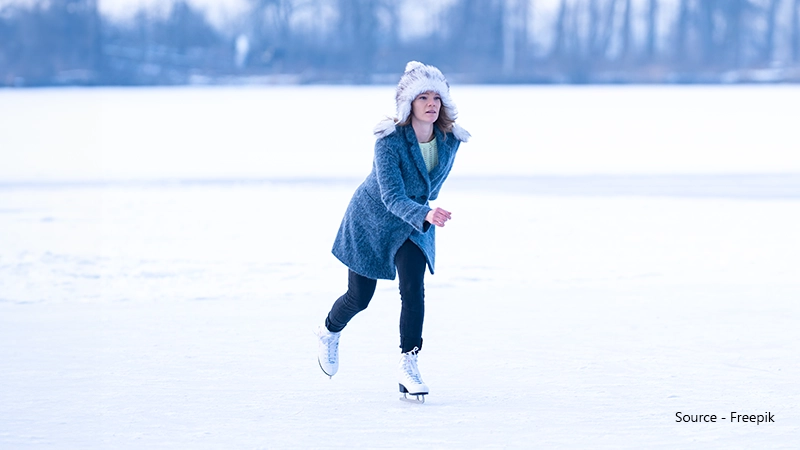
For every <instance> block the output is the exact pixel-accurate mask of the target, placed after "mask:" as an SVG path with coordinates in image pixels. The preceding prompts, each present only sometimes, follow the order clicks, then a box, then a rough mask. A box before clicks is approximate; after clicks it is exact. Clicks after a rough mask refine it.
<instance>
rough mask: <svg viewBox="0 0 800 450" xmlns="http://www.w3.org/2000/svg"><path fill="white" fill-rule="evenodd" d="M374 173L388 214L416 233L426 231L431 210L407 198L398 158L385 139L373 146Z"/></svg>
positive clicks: (428, 226)
mask: <svg viewBox="0 0 800 450" xmlns="http://www.w3.org/2000/svg"><path fill="white" fill-rule="evenodd" d="M375 172H376V175H377V178H378V185H379V186H380V189H381V201H383V204H384V205H385V206H386V208H387V209H388V210H389V212H391V213H392V214H394V215H395V216H397V217H399V218H401V219H403V220H404V221H405V222H407V223H408V224H410V225H411V226H413V227H414V228H415V229H416V230H418V231H421V232H425V231H428V228H430V224H431V223H430V222H428V221H426V217H427V216H428V214H429V212H430V211H433V210H431V209H430V208H429V207H427V206H424V205H420V204H419V203H417V202H415V201H414V200H411V199H410V198H408V195H407V194H406V187H405V183H404V182H403V176H402V174H401V173H400V161H399V158H398V156H397V153H396V152H395V151H394V150H393V149H392V148H391V147H390V146H389V145H387V143H386V140H385V139H380V140H378V142H377V143H376V144H375Z"/></svg>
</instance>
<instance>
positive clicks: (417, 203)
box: [317, 61, 470, 401]
mask: <svg viewBox="0 0 800 450" xmlns="http://www.w3.org/2000/svg"><path fill="white" fill-rule="evenodd" d="M395 100H396V106H397V117H396V118H395V119H386V120H384V121H382V122H381V123H379V124H378V126H377V127H375V135H376V136H377V138H378V139H377V142H376V143H375V159H374V162H373V165H372V172H371V173H370V174H369V176H367V178H366V179H365V180H364V182H363V183H362V184H361V185H360V186H359V187H358V188H357V189H356V192H355V194H353V198H352V199H351V200H350V204H349V206H348V207H347V211H346V212H345V215H344V219H343V220H342V224H341V226H340V227H339V232H338V234H337V236H336V241H335V242H334V245H333V254H334V255H335V256H336V257H337V258H339V260H341V261H342V262H343V263H344V264H345V265H346V266H347V267H348V268H349V272H348V283H347V292H346V293H345V294H344V295H343V296H341V297H340V298H339V299H338V300H336V302H335V303H334V304H333V307H332V308H331V311H330V313H329V314H328V316H327V318H326V319H325V324H324V325H321V326H320V327H319V329H318V330H317V335H318V337H319V355H318V361H319V365H320V367H321V368H322V370H323V372H325V374H327V375H328V376H330V377H332V376H333V375H334V374H335V373H336V371H337V370H338V367H339V355H338V345H339V334H340V333H341V331H342V330H343V329H344V327H345V326H346V325H347V323H348V322H349V321H350V320H351V319H352V318H353V317H354V316H355V315H356V314H358V313H359V312H360V311H363V310H364V309H365V308H366V307H367V306H368V305H369V302H370V300H371V299H372V296H373V294H374V293H375V285H376V283H377V280H378V279H387V280H394V278H395V274H397V276H398V277H399V283H400V298H401V300H402V309H401V313H400V349H401V352H402V358H401V360H400V374H399V378H398V379H399V383H400V392H403V393H404V394H405V393H409V394H412V395H416V396H417V399H418V400H419V399H422V400H423V401H424V397H421V396H423V395H426V394H428V387H427V386H426V385H425V383H423V381H422V377H421V376H420V373H419V369H418V367H417V354H418V352H419V351H420V349H422V322H423V318H424V277H425V268H426V266H427V268H428V269H429V270H430V272H431V274H433V271H434V256H435V240H434V238H435V233H434V231H435V227H443V226H444V225H445V223H446V222H447V221H448V220H450V218H451V214H450V212H449V211H446V210H444V209H442V208H431V207H429V206H428V202H429V201H431V200H436V197H437V196H438V194H439V189H440V188H441V187H442V183H444V180H445V179H446V178H447V175H448V174H449V173H450V169H451V168H452V166H453V160H454V159H455V156H456V151H457V150H458V147H459V144H460V143H461V142H466V141H467V139H469V137H470V135H469V133H467V131H466V130H464V129H463V128H461V127H460V126H458V125H456V124H455V119H456V114H457V113H456V107H455V105H454V104H453V101H452V99H451V98H450V86H449V85H448V83H447V80H446V79H445V78H444V75H442V72H440V71H439V69H437V68H436V67H433V66H428V65H424V64H422V63H419V62H417V61H411V62H409V63H408V64H407V65H406V70H405V73H404V74H403V76H402V77H401V79H400V82H399V83H398V85H397V95H396V97H395Z"/></svg>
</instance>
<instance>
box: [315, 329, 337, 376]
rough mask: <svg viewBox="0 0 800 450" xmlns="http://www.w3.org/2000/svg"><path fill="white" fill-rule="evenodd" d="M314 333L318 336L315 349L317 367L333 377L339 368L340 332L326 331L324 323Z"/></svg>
mask: <svg viewBox="0 0 800 450" xmlns="http://www.w3.org/2000/svg"><path fill="white" fill-rule="evenodd" d="M316 334H317V337H318V338H319V347H318V351H317V361H319V367H320V369H322V371H323V372H325V375H327V376H328V377H331V378H333V376H334V375H336V372H337V371H338V370H339V335H340V334H341V333H334V332H331V331H328V328H326V327H325V325H320V326H319V328H318V329H317V333H316Z"/></svg>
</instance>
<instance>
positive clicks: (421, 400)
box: [400, 394, 428, 405]
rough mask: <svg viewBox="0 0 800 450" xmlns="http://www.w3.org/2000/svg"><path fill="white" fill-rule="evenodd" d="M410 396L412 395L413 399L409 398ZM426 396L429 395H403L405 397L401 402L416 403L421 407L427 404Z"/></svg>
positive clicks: (401, 398)
mask: <svg viewBox="0 0 800 450" xmlns="http://www.w3.org/2000/svg"><path fill="white" fill-rule="evenodd" d="M409 395H412V396H413V397H408V396H409ZM426 395H428V394H403V396H402V397H400V400H402V401H404V402H407V403H416V404H418V405H421V404H423V403H425V396H426Z"/></svg>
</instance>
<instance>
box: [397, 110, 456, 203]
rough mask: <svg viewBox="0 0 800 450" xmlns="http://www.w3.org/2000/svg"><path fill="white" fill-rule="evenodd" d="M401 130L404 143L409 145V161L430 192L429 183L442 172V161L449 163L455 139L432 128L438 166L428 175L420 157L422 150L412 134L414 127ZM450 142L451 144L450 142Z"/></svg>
mask: <svg viewBox="0 0 800 450" xmlns="http://www.w3.org/2000/svg"><path fill="white" fill-rule="evenodd" d="M402 128H405V130H403V131H404V132H405V133H404V136H405V139H406V142H408V144H410V152H411V159H412V161H414V166H415V167H416V168H417V170H418V171H419V173H420V176H421V177H422V178H423V179H424V180H425V184H426V186H427V188H428V190H429V191H430V190H431V181H432V180H435V179H437V178H438V177H439V176H440V174H441V173H442V171H443V170H444V166H445V164H444V161H449V159H450V153H451V152H452V151H453V148H452V145H451V144H452V142H455V139H453V138H452V137H450V136H448V135H447V134H445V133H442V131H441V130H439V128H438V127H434V128H433V132H434V134H435V135H436V147H437V150H438V152H439V164H437V165H436V167H434V168H433V170H432V171H431V172H430V173H428V167H427V166H426V165H425V159H424V158H423V157H422V150H421V149H420V147H419V141H417V135H416V134H415V133H414V127H412V126H411V125H406V126H404V127H402ZM451 141H452V142H451Z"/></svg>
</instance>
